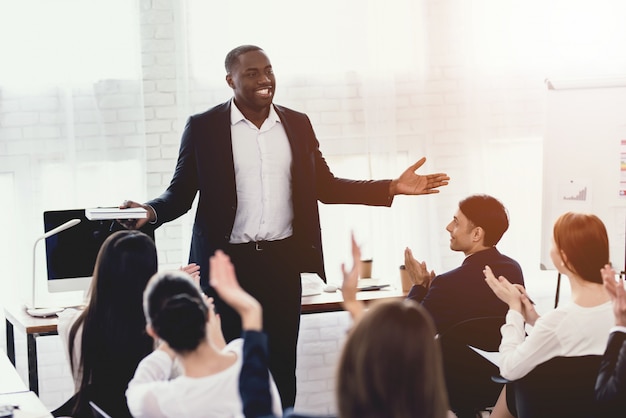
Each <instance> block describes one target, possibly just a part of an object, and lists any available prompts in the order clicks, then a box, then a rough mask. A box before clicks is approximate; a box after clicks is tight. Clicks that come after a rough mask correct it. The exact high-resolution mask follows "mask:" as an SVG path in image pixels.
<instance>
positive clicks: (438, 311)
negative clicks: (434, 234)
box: [407, 247, 524, 333]
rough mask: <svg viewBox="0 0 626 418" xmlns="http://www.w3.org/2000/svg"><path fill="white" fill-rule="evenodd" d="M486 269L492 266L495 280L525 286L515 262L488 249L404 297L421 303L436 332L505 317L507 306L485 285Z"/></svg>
mask: <svg viewBox="0 0 626 418" xmlns="http://www.w3.org/2000/svg"><path fill="white" fill-rule="evenodd" d="M485 266H489V267H491V269H492V270H493V274H495V275H496V277H498V276H504V277H506V278H507V279H508V280H509V281H510V282H511V283H517V284H521V285H524V276H523V274H522V268H521V267H520V265H519V264H518V263H517V261H515V260H513V259H512V258H510V257H507V256H506V255H504V254H502V253H500V252H499V251H498V250H497V249H496V247H491V248H488V249H486V250H483V251H479V252H477V253H475V254H472V255H470V256H469V257H466V258H465V260H463V263H462V264H461V266H459V267H457V268H455V269H454V270H450V271H449V272H447V273H443V274H440V275H438V276H437V277H435V278H434V279H433V281H432V283H431V284H430V288H429V289H428V290H426V288H424V287H423V286H413V287H412V288H411V291H410V292H409V294H408V296H407V297H408V298H409V299H413V300H416V301H417V302H420V303H421V304H422V305H423V306H424V307H425V308H426V309H427V310H428V312H430V314H431V316H432V318H433V320H434V321H435V326H436V327H437V332H439V333H443V332H445V331H446V330H447V329H449V328H450V327H451V326H452V325H455V324H458V323H459V322H461V321H465V320H467V319H471V318H480V317H483V316H501V317H503V318H504V316H505V315H506V312H507V311H508V306H507V305H506V303H504V302H502V301H501V300H500V299H498V297H497V296H496V295H495V294H494V293H493V291H492V290H491V288H490V287H489V285H488V284H487V283H486V282H485V275H484V274H483V269H484V268H485Z"/></svg>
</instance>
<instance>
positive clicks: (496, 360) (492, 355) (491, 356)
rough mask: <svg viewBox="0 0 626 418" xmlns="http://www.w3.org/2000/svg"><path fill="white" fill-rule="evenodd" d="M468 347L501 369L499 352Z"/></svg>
mask: <svg viewBox="0 0 626 418" xmlns="http://www.w3.org/2000/svg"><path fill="white" fill-rule="evenodd" d="M468 347H469V348H471V349H472V350H474V351H476V352H477V353H478V354H480V355H481V356H483V357H484V358H486V359H487V360H489V361H490V362H491V363H493V364H494V365H495V366H497V367H498V368H499V367H500V352H499V351H485V350H481V349H480V348H476V347H472V346H471V345H468Z"/></svg>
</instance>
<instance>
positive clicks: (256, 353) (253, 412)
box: [239, 331, 275, 418]
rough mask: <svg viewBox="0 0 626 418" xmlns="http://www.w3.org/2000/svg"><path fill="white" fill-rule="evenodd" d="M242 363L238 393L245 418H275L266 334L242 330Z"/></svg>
mask: <svg viewBox="0 0 626 418" xmlns="http://www.w3.org/2000/svg"><path fill="white" fill-rule="evenodd" d="M242 336H243V364H242V366H241V373H240V374H239V393H240V394H241V401H242V403H243V412H244V415H245V416H246V418H261V417H262V418H275V417H274V414H273V411H272V395H271V393H270V376H269V372H268V369H267V365H268V360H267V357H268V356H267V335H265V333H263V332H259V331H244V332H243V333H242Z"/></svg>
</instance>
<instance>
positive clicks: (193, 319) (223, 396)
mask: <svg viewBox="0 0 626 418" xmlns="http://www.w3.org/2000/svg"><path fill="white" fill-rule="evenodd" d="M144 314H145V316H146V322H147V326H146V330H147V332H148V334H149V335H150V336H152V337H153V338H155V340H159V341H160V345H159V348H158V349H156V350H155V351H154V352H153V353H152V354H150V355H148V356H147V357H146V358H144V359H143V360H142V361H141V362H140V363H139V366H138V367H137V370H136V371H135V376H134V377H133V379H132V380H131V381H130V383H129V384H128V389H127V391H126V400H127V403H128V408H129V410H130V412H131V414H132V415H133V416H134V417H154V418H157V417H243V416H244V414H243V404H242V402H241V398H240V396H239V386H238V385H239V372H240V370H241V365H242V350H243V340H242V339H241V338H238V339H235V340H233V341H231V342H230V343H229V344H228V345H225V344H224V341H223V337H222V336H221V332H219V328H220V324H219V316H217V315H216V314H215V313H214V312H213V305H212V303H211V301H210V300H208V299H206V296H204V295H203V294H202V293H201V292H200V290H199V289H198V286H197V285H196V284H195V283H194V282H193V281H192V279H191V278H190V277H189V275H187V274H185V273H183V272H177V271H174V272H168V273H159V274H156V275H155V276H154V277H153V278H152V279H150V282H149V283H148V286H147V287H146V290H145V293H144ZM175 359H178V360H179V361H180V364H181V365H182V368H183V370H184V372H183V375H182V376H179V377H177V378H175V379H173V380H168V379H169V377H170V374H171V373H170V372H171V369H172V366H173V363H174V360H175ZM270 379H271V378H270ZM270 384H271V389H272V405H273V410H274V412H275V413H276V415H282V408H281V402H280V396H279V395H278V390H277V389H276V385H275V384H274V382H273V380H272V381H271V382H270Z"/></svg>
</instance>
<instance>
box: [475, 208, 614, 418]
mask: <svg viewBox="0 0 626 418" xmlns="http://www.w3.org/2000/svg"><path fill="white" fill-rule="evenodd" d="M550 257H551V259H552V262H553V263H554V265H555V267H556V268H557V269H558V271H559V272H560V273H561V274H564V275H566V276H567V278H568V279H569V283H570V286H571V301H570V302H569V303H567V304H563V305H561V306H559V307H558V308H556V309H554V310H552V311H550V312H548V313H546V314H545V315H543V316H541V317H540V316H539V315H538V314H537V312H536V311H535V309H534V307H533V304H532V303H531V302H530V300H529V298H528V296H527V295H526V292H525V290H524V288H523V287H521V286H519V285H513V284H511V283H510V282H508V281H507V280H506V278H504V277H502V276H500V277H499V278H496V277H495V276H494V275H493V272H492V271H491V269H490V268H489V266H486V267H485V280H486V282H487V284H488V285H489V286H490V287H491V289H492V290H493V291H494V293H495V294H496V295H497V296H498V297H499V298H500V299H501V300H502V301H503V302H505V303H506V304H508V305H509V311H508V313H507V315H506V323H505V324H504V325H503V326H502V328H501V330H500V331H501V333H502V341H501V343H500V355H501V360H500V374H501V375H502V377H504V378H506V379H509V380H516V379H520V378H522V377H523V376H525V375H526V374H527V373H528V372H530V371H531V370H532V369H533V368H535V366H538V365H539V364H541V363H544V362H545V361H547V360H549V359H551V358H553V357H557V356H568V357H571V356H583V355H601V354H602V353H603V352H604V348H605V347H606V343H607V340H608V336H609V330H610V328H611V326H612V325H613V311H612V305H611V301H610V298H609V295H608V294H607V293H606V292H605V291H604V289H603V285H602V276H601V274H600V270H601V269H602V267H604V265H606V264H607V263H608V262H609V240H608V236H607V233H606V228H605V226H604V224H603V223H602V221H601V220H600V219H599V218H598V217H597V216H595V215H591V214H581V213H572V212H567V213H565V214H563V215H561V216H560V217H559V218H558V219H557V220H556V222H555V224H554V229H553V245H552V249H551V251H550ZM525 324H528V325H531V326H532V330H529V332H528V336H526V329H525ZM505 392H506V387H505V388H504V389H503V390H502V393H501V394H500V397H499V398H498V401H497V403H496V406H495V408H494V410H493V413H492V415H491V417H492V418H498V417H511V416H512V415H511V413H510V412H509V410H508V408H507V405H506V393H505Z"/></svg>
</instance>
